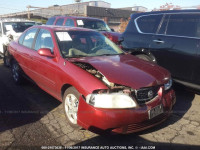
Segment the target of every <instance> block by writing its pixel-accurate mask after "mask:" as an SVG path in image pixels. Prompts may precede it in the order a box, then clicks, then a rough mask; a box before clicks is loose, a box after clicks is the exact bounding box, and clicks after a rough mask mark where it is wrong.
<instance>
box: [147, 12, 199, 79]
mask: <svg viewBox="0 0 200 150" xmlns="http://www.w3.org/2000/svg"><path fill="white" fill-rule="evenodd" d="M197 19H198V17H197V15H196V14H191V13H190V14H168V15H166V16H165V19H164V20H163V24H162V26H161V27H160V31H158V33H157V35H155V36H154V37H153V39H152V42H151V45H150V49H151V50H152V53H153V54H154V55H155V57H156V58H157V62H158V64H159V65H161V66H163V67H164V68H166V69H168V70H169V71H170V72H171V74H172V76H173V77H174V78H176V79H180V80H184V81H188V82H192V78H193V73H194V66H195V64H196V63H197V62H196V60H195V59H194V58H195V57H196V54H197V49H198V41H199V40H198V39H197V38H196V23H195V22H196V21H197Z"/></svg>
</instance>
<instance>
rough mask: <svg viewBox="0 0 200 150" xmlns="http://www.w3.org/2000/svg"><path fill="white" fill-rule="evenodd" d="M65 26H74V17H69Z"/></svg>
mask: <svg viewBox="0 0 200 150" xmlns="http://www.w3.org/2000/svg"><path fill="white" fill-rule="evenodd" d="M65 26H70V27H74V26H75V25H74V20H72V19H67V21H66V22H65Z"/></svg>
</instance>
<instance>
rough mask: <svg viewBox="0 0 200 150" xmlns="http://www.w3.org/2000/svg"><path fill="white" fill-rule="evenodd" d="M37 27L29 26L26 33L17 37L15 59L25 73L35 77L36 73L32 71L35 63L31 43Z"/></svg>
mask: <svg viewBox="0 0 200 150" xmlns="http://www.w3.org/2000/svg"><path fill="white" fill-rule="evenodd" d="M37 31H38V28H31V29H29V30H28V31H27V32H26V33H24V34H22V35H21V36H20V39H19V41H18V42H19V45H18V46H17V48H16V54H15V59H17V61H18V63H19V64H20V66H21V67H22V69H23V70H24V71H25V73H26V74H27V75H28V76H29V77H30V78H31V79H33V80H34V79H35V78H36V74H35V72H34V69H35V67H36V66H35V65H34V62H33V58H32V55H33V43H34V40H35V35H36V33H37Z"/></svg>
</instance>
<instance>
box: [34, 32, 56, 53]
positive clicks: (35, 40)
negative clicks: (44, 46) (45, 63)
mask: <svg viewBox="0 0 200 150" xmlns="http://www.w3.org/2000/svg"><path fill="white" fill-rule="evenodd" d="M42 30H43V31H46V32H49V34H50V36H51V40H52V44H53V48H52V50H51V52H52V53H54V47H55V45H54V43H53V36H52V34H51V32H50V31H49V30H46V29H39V30H38V32H37V35H36V36H35V37H36V38H35V39H34V46H33V50H35V51H38V50H36V49H35V45H36V42H37V38H38V35H39V33H40V31H42Z"/></svg>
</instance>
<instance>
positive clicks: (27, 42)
mask: <svg viewBox="0 0 200 150" xmlns="http://www.w3.org/2000/svg"><path fill="white" fill-rule="evenodd" d="M36 32H37V28H33V29H30V30H28V31H27V32H26V35H25V37H24V41H23V45H24V46H26V47H28V48H32V44H33V41H34V38H35V34H36Z"/></svg>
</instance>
